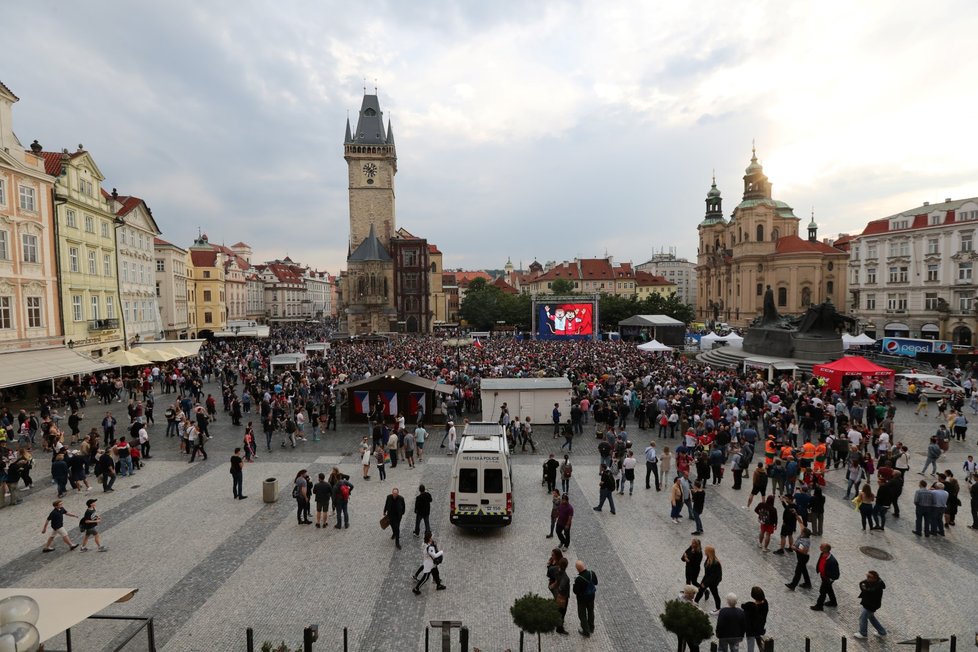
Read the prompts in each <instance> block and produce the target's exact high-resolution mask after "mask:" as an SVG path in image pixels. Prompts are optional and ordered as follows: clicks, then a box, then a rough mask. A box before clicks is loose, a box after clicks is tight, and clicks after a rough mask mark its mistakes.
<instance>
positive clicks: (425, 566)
mask: <svg viewBox="0 0 978 652" xmlns="http://www.w3.org/2000/svg"><path fill="white" fill-rule="evenodd" d="M444 558H445V553H444V552H443V551H441V550H439V549H438V544H437V543H436V542H435V539H434V537H433V536H432V535H431V532H430V531H429V532H425V533H424V544H423V546H422V548H421V576H420V577H419V578H418V581H417V582H416V583H415V585H414V588H413V589H412V590H411V592H412V593H414V595H421V587H422V586H424V585H425V583H426V582H427V581H428V578H429V577H433V578H434V580H435V590H437V591H444V590H445V589H446V588H448V587H446V586H445V585H444V584H443V583H442V581H441V575H440V574H439V572H438V566H439V565H440V564H441V562H442V560H443V559H444Z"/></svg>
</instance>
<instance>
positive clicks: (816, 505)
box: [808, 487, 825, 537]
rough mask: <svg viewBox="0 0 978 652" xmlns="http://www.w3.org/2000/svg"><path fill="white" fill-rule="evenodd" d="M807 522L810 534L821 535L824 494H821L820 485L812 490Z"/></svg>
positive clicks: (823, 518) (823, 522) (823, 519)
mask: <svg viewBox="0 0 978 652" xmlns="http://www.w3.org/2000/svg"><path fill="white" fill-rule="evenodd" d="M808 524H809V525H810V526H811V529H812V534H814V535H815V536H817V537H820V536H822V527H823V525H824V524H825V496H824V495H823V494H822V488H821V487H815V488H814V489H813V490H812V499H811V500H810V501H809V502H808Z"/></svg>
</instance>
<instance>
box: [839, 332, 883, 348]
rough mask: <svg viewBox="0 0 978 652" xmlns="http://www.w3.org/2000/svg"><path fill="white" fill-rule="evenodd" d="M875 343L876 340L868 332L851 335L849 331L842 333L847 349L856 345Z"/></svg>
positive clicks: (844, 345) (843, 343)
mask: <svg viewBox="0 0 978 652" xmlns="http://www.w3.org/2000/svg"><path fill="white" fill-rule="evenodd" d="M875 343H876V340H874V339H873V338H871V337H870V336H869V335H867V334H866V333H860V334H859V335H850V334H849V333H843V334H842V346H843V348H846V349H849V348H852V347H854V346H868V345H870V344H875Z"/></svg>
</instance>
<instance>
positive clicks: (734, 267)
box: [696, 153, 849, 326]
mask: <svg viewBox="0 0 978 652" xmlns="http://www.w3.org/2000/svg"><path fill="white" fill-rule="evenodd" d="M799 222H800V220H799V219H798V217H796V216H795V214H794V212H793V210H792V208H791V207H790V206H789V205H788V204H786V203H784V202H783V201H777V200H775V199H773V198H772V196H771V182H770V181H769V180H768V178H767V176H766V175H765V174H764V168H763V167H761V164H760V163H759V162H758V161H757V155H756V153H755V154H754V155H753V156H752V158H751V162H750V165H748V166H747V170H746V173H745V174H744V196H743V200H742V201H741V202H740V204H738V205H737V208H735V209H734V211H733V214H732V215H731V216H730V220H729V221H728V220H726V219H725V218H724V216H723V208H722V200H721V197H720V191H719V190H718V189H717V185H716V180H714V182H713V186H712V187H711V188H710V190H709V192H708V193H707V196H706V215H705V217H704V219H703V221H702V222H700V224H699V226H698V227H697V228H698V231H699V239H700V242H699V255H698V256H697V266H696V274H697V282H698V288H697V293H696V317H697V318H698V319H700V320H702V321H710V320H712V321H724V322H727V323H730V324H732V325H736V326H747V325H749V324H750V322H751V320H753V319H754V318H755V317H757V316H759V315H761V313H762V312H763V304H764V294H765V292H766V291H767V288H768V286H770V287H771V289H772V291H773V292H774V295H775V297H776V298H775V302H776V304H777V308H778V311H779V312H780V313H782V314H792V313H794V314H799V313H803V312H805V310H806V309H807V308H808V306H809V305H810V304H812V303H821V302H822V301H825V300H828V301H831V302H832V303H834V304H835V305H836V306H840V307H841V306H842V305H843V302H844V300H845V297H846V272H845V270H846V264H847V262H848V259H849V255H848V254H847V253H846V252H845V251H842V250H840V249H837V248H835V247H833V246H831V245H829V244H826V243H824V242H821V241H819V239H818V226H817V225H816V224H815V221H814V218H813V220H812V222H810V223H809V225H808V239H807V240H806V239H802V238H801V237H799V235H798V231H799Z"/></svg>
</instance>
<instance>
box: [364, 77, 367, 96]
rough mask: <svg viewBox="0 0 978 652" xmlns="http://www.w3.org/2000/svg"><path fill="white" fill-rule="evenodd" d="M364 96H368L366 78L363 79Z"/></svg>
mask: <svg viewBox="0 0 978 652" xmlns="http://www.w3.org/2000/svg"><path fill="white" fill-rule="evenodd" d="M363 94H364V95H366V94H367V78H366V77H364V78H363Z"/></svg>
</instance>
